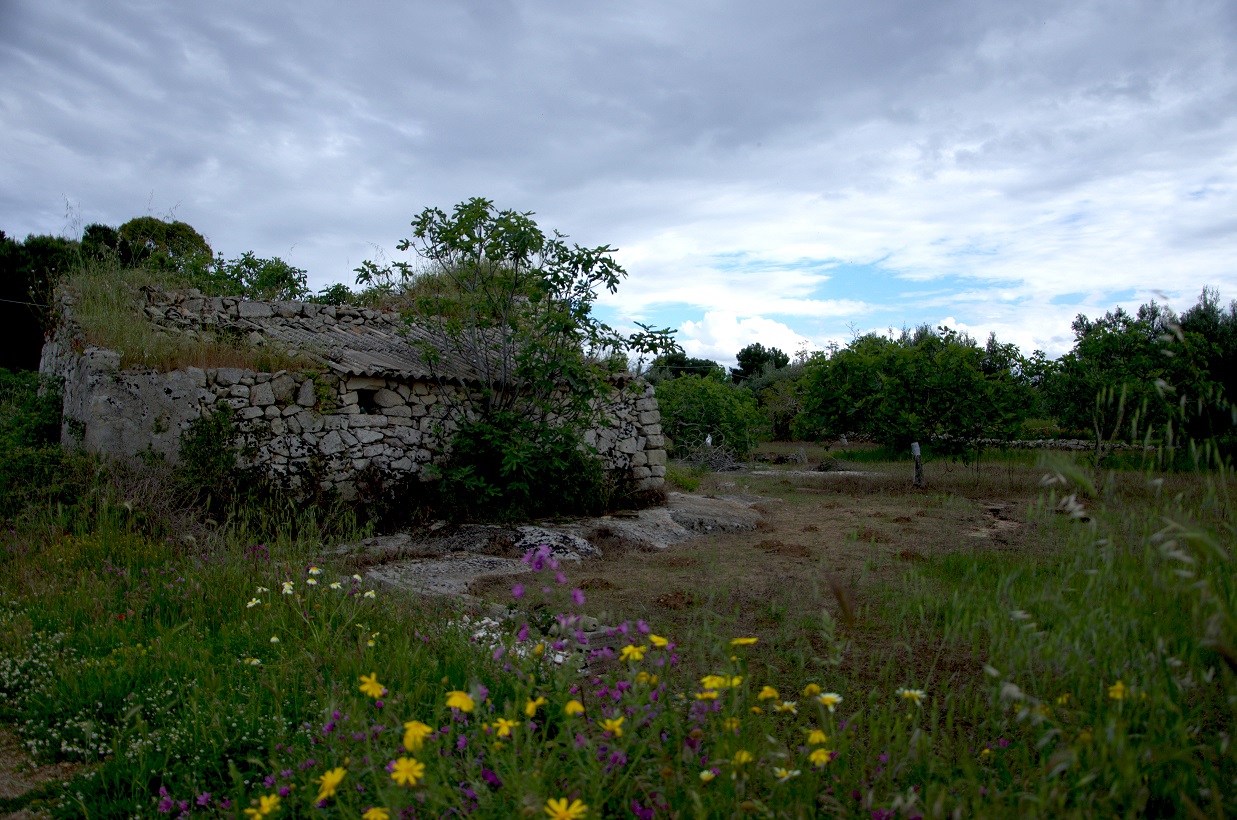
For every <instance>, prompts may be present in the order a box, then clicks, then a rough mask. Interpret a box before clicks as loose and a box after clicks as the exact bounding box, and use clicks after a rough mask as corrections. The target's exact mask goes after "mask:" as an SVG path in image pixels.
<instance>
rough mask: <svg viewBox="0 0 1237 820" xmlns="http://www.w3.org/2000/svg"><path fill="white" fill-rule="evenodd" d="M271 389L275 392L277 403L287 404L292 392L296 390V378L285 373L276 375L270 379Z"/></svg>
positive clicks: (290, 399)
mask: <svg viewBox="0 0 1237 820" xmlns="http://www.w3.org/2000/svg"><path fill="white" fill-rule="evenodd" d="M271 390H272V391H274V393H275V401H277V402H278V403H279V404H288V403H289V402H291V401H292V395H293V393H295V392H296V379H293V378H292V377H291V376H289V375H288V374H287V373H284V374H283V375H282V376H276V377H275V378H273V379H271Z"/></svg>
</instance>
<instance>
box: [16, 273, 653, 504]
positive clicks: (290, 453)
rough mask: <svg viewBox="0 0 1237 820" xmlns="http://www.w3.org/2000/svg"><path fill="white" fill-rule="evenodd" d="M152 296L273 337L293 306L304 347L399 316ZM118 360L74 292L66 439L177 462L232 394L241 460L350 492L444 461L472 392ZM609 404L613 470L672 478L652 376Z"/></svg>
mask: <svg viewBox="0 0 1237 820" xmlns="http://www.w3.org/2000/svg"><path fill="white" fill-rule="evenodd" d="M147 299H148V304H147V306H146V313H147V315H148V316H150V318H151V321H153V322H154V323H156V325H158V326H160V327H162V328H163V329H164V330H165V332H173V333H188V334H197V333H200V332H202V331H203V330H204V329H205V328H207V327H211V326H213V327H214V328H220V327H223V328H227V327H231V328H232V329H233V330H234V331H236V332H241V333H244V334H246V335H248V336H249V337H250V341H251V342H259V341H261V340H263V339H267V338H269V336H270V334H264V331H267V330H270V329H269V328H267V327H264V326H263V325H262V324H261V321H260V320H263V319H266V320H272V319H279V318H283V319H288V320H299V324H298V325H297V333H299V334H300V336H298V338H305V339H309V340H310V344H308V345H306V347H307V348H308V347H312V346H313V345H312V339H313V332H314V326H315V324H318V323H328V322H332V323H333V322H340V323H345V324H349V325H359V324H365V323H367V322H375V323H384V322H385V323H387V324H391V323H393V322H394V321H395V320H394V319H393V318H391V317H390V316H388V315H383V314H379V313H378V312H377V311H361V310H356V309H347V310H346V311H344V310H336V309H334V308H330V307H329V306H322V305H314V304H306V303H299V302H276V303H264V302H244V301H240V300H235V299H206V298H204V297H201V296H200V295H199V294H196V293H194V292H188V293H163V292H157V291H155V292H149V293H148V294H147ZM341 313H342V315H341ZM328 314H329V315H328ZM255 320H257V321H255ZM306 320H308V321H306ZM120 364H121V358H120V355H119V354H118V353H117V352H115V351H111V350H106V349H102V348H97V347H91V346H88V345H86V344H85V343H84V341H83V339H82V337H81V334H80V333H79V332H78V331H77V330H76V328H75V327H74V325H73V322H72V312H71V307H70V306H67V305H66V308H65V316H64V320H63V321H62V322H61V324H60V326H59V329H58V330H57V331H56V333H55V335H54V336H53V337H52V338H51V339H50V340H49V341H48V342H47V344H46V345H45V346H44V350H43V359H42V362H41V366H40V370H41V372H44V373H48V374H52V375H54V376H58V377H60V378H62V379H63V390H64V418H65V426H64V430H63V431H62V438H63V440H64V442H65V444H66V445H70V446H82V447H85V448H86V449H89V450H93V451H100V452H107V453H112V454H116V455H124V456H135V455H137V454H139V453H142V452H143V451H153V452H155V453H158V454H160V455H162V456H163V457H165V458H166V459H168V460H169V461H171V462H173V463H174V462H175V461H176V459H177V456H178V450H179V445H180V441H181V436H182V435H183V433H184V432H185V430H187V429H188V428H189V426H190V425H191V424H192V423H193V421H194V420H195V419H197V418H199V417H201V416H202V415H203V414H206V413H211V412H214V411H215V410H217V409H218V408H221V407H224V406H226V407H229V408H231V409H232V411H234V414H235V416H234V417H235V419H236V422H237V425H238V428H239V430H240V432H241V438H242V441H241V446H240V448H239V454H243V455H242V456H241V459H242V464H243V465H245V466H251V467H255V468H257V469H259V470H260V471H262V472H263V473H265V474H267V475H268V476H270V477H272V478H276V479H279V480H282V481H285V482H286V483H288V484H289V485H290V486H294V487H295V486H299V485H301V484H302V483H303V482H304V481H305V480H306V478H307V477H310V476H312V477H314V479H315V480H316V481H318V482H319V484H320V485H321V487H322V488H323V489H325V490H335V491H338V492H339V493H340V494H341V495H342V496H343V497H344V498H352V497H355V495H356V492H357V483H358V480H359V479H360V478H361V477H362V474H365V475H366V476H367V477H368V478H370V479H372V478H374V477H376V478H378V479H380V480H382V481H384V482H385V481H401V480H407V479H409V478H414V477H422V476H423V474H424V469H425V466H426V465H428V464H433V463H442V462H443V461H445V460H446V458H447V457H448V456H449V454H450V447H449V442H450V440H451V437H452V434H453V433H454V432H455V429H456V427H455V422H454V420H453V419H452V418H451V417H450V413H449V412H448V410H449V406H450V405H449V404H448V401H447V400H446V399H454V400H456V402H461V403H464V404H465V405H466V403H467V401H468V399H469V398H470V396H469V394H468V387H467V386H465V385H462V384H461V385H447V386H445V387H443V386H440V385H438V384H437V383H436V382H433V381H430V380H428V379H425V378H420V379H418V378H414V377H410V376H408V375H406V374H381V373H379V374H377V375H356V374H350V373H346V372H339V370H338V368H337V367H336V366H334V365H333V364H332V363H331V362H330V361H329V360H326V359H324V360H323V363H322V366H321V367H319V368H318V369H317V370H316V371H315V372H300V373H298V372H290V371H279V372H277V373H262V372H256V371H253V370H245V369H239V368H228V367H221V368H211V369H202V368H196V367H187V368H184V369H183V370H176V371H172V372H169V373H160V372H155V371H148V370H122V369H121V367H120ZM445 391H450V392H451V393H452V394H453V395H451V396H448V395H447V393H446V392H445ZM601 410H602V413H601V417H602V419H603V421H602V423H601V424H600V425H599V426H597V427H596V428H594V429H592V430H589V431H586V433H585V437H584V438H585V441H586V443H587V444H589V445H590V446H593V447H595V448H596V449H597V451H598V457H599V458H601V459H602V461H603V463H604V464H605V466H606V467H607V469H609V470H612V471H615V472H616V473H618V474H619V475H620V476H622V477H623V478H624V479H625V480H628V481H630V482H632V483H634V485H635V486H636V487H637V488H639V489H653V488H658V487H661V486H662V484H663V477H664V476H665V472H666V466H665V465H666V450H665V438H664V436H663V435H662V432H661V424H660V422H661V417H660V414H659V412H658V410H657V400H656V398H654V395H653V388H652V387H651V386H649V385H647V384H644V383H643V382H639V381H637V382H632V381H631V380H630V379H621V380H618V381H616V383H615V387H614V390H613V392H612V394H611V396H610V397H609V398H608V399H607V400H606V401H605V403H604V404H603V406H602V408H601Z"/></svg>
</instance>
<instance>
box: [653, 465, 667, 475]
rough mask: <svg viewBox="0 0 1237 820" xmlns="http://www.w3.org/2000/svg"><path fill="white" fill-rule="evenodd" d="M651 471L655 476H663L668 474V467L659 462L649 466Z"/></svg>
mask: <svg viewBox="0 0 1237 820" xmlns="http://www.w3.org/2000/svg"><path fill="white" fill-rule="evenodd" d="M649 472H651V473H652V474H653V477H654V478H661V477H662V476H664V475H665V474H666V467H665V465H662V464H658V465H655V466H653V467H649Z"/></svg>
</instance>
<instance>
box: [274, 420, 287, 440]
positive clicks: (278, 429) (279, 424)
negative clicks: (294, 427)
mask: <svg viewBox="0 0 1237 820" xmlns="http://www.w3.org/2000/svg"><path fill="white" fill-rule="evenodd" d="M287 429H288V425H286V424H284V420H283V419H281V418H273V419H271V435H273V436H282V435H283V434H284V433H285V432H287ZM276 441H278V439H276ZM272 446H274V442H272Z"/></svg>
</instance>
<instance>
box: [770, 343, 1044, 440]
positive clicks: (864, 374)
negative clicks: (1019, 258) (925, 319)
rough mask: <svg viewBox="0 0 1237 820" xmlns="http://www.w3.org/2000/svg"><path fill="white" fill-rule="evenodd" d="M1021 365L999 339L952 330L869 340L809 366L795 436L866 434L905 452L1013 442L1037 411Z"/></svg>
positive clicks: (1010, 347) (1014, 351)
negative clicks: (932, 444) (936, 443)
mask: <svg viewBox="0 0 1237 820" xmlns="http://www.w3.org/2000/svg"><path fill="white" fill-rule="evenodd" d="M1020 361H1021V359H1020V357H1019V354H1018V351H1017V349H1016V348H1015V347H1014V346H1013V345H1006V344H1001V343H999V342H997V340H996V337H995V336H993V337H991V338H990V339H989V340H988V344H987V346H986V347H980V346H978V345H977V344H975V342H974V341H973V340H971V339H970V338H969V337H967V336H966V335H964V334H959V333H956V332H955V331H952V330H949V329H945V328H942V329H941V330H940V331H939V332H936V331H932V330H931V329H929V328H920V329H919V330H917V331H916V332H915V333H913V334H912V333H910V332H903V333H902V335H901V336H899V337H896V338H889V337H884V336H876V335H868V336H862V337H860V338H858V339H856V340H855V341H854V342H852V343H851V344H850V345H848V346H847V347H846V348H844V349H842V350H839V351H837V352H836V353H835V354H833V355H832V356H828V355H825V354H818V355H817V356H815V357H813V358H812V359H811V360H810V361H809V362H808V365H807V371H806V373H805V375H804V377H803V383H802V388H801V393H800V396H801V401H802V410H801V411H800V413H799V415H798V416H797V417H796V419H795V422H794V428H795V433H796V435H798V436H800V437H804V438H812V439H833V438H837V437H839V436H842V435H846V434H852V433H859V434H863V435H868V436H871V437H872V438H873V439H875V440H876V441H878V442H881V443H883V444H890V445H894V446H896V447H899V448H901V447H903V446H905V445H906V444H908V443H909V442H912V441H920V442H928V441H931V440H933V439H942V440H954V441H958V442H968V441H973V440H976V439H979V438H999V439H1010V438H1012V437H1013V436H1014V435H1015V434H1016V432H1017V431H1018V430H1019V429H1020V425H1021V422H1022V419H1023V418H1024V417H1025V416H1026V413H1027V411H1028V409H1029V405H1030V395H1031V393H1030V387H1029V386H1028V385H1027V384H1026V381H1025V379H1024V378H1023V376H1022V374H1021V372H1020V370H1019V364H1020Z"/></svg>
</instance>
